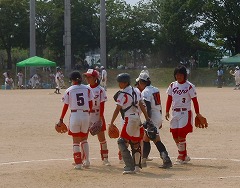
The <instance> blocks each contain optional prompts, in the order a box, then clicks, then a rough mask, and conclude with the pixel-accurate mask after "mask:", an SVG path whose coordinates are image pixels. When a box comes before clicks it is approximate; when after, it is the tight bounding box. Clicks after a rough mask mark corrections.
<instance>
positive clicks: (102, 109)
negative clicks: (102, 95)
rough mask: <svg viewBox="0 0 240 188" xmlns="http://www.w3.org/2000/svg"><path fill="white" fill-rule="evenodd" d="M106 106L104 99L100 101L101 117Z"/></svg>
mask: <svg viewBox="0 0 240 188" xmlns="http://www.w3.org/2000/svg"><path fill="white" fill-rule="evenodd" d="M104 108H105V101H102V102H100V109H99V113H100V117H103V114H104Z"/></svg>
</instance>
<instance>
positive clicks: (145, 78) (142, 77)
mask: <svg viewBox="0 0 240 188" xmlns="http://www.w3.org/2000/svg"><path fill="white" fill-rule="evenodd" d="M149 79H150V78H149V75H148V73H146V72H142V73H140V74H139V76H138V78H137V79H136V82H138V81H139V80H144V81H148V80H149Z"/></svg>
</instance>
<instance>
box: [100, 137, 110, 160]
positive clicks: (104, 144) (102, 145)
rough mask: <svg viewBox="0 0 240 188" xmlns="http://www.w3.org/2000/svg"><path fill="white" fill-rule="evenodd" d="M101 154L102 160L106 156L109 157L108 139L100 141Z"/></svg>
mask: <svg viewBox="0 0 240 188" xmlns="http://www.w3.org/2000/svg"><path fill="white" fill-rule="evenodd" d="M100 148H101V150H100V154H101V157H102V160H103V159H104V158H108V149H107V142H106V140H104V141H102V142H100Z"/></svg>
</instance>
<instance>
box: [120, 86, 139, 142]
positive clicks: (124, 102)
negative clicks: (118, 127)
mask: <svg viewBox="0 0 240 188" xmlns="http://www.w3.org/2000/svg"><path fill="white" fill-rule="evenodd" d="M133 90H134V91H135V94H136V95H135V101H136V102H137V104H136V106H137V108H136V107H135V106H132V107H131V108H130V109H129V110H127V111H126V112H125V116H124V124H123V128H122V131H121V135H120V137H122V138H125V139H127V140H133V141H140V140H141V135H140V124H141V120H140V115H139V106H138V104H139V101H140V100H142V96H141V93H140V92H139V90H138V89H136V88H133ZM123 92H126V93H129V94H130V95H133V94H132V93H133V92H132V87H131V86H128V87H126V88H125V89H124V90H123ZM126 93H120V94H119V96H118V98H117V102H116V104H117V105H120V106H121V107H122V109H126V108H127V107H129V106H131V104H132V102H133V99H132V97H131V96H130V95H128V94H126Z"/></svg>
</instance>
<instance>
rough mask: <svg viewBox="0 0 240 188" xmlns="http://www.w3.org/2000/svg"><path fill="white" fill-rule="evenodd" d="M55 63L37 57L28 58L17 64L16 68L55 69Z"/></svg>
mask: <svg viewBox="0 0 240 188" xmlns="http://www.w3.org/2000/svg"><path fill="white" fill-rule="evenodd" d="M55 66H56V63H55V62H53V61H50V60H48V59H44V58H41V57H38V56H34V57H30V58H28V59H25V60H23V61H20V62H19V63H17V67H55Z"/></svg>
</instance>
